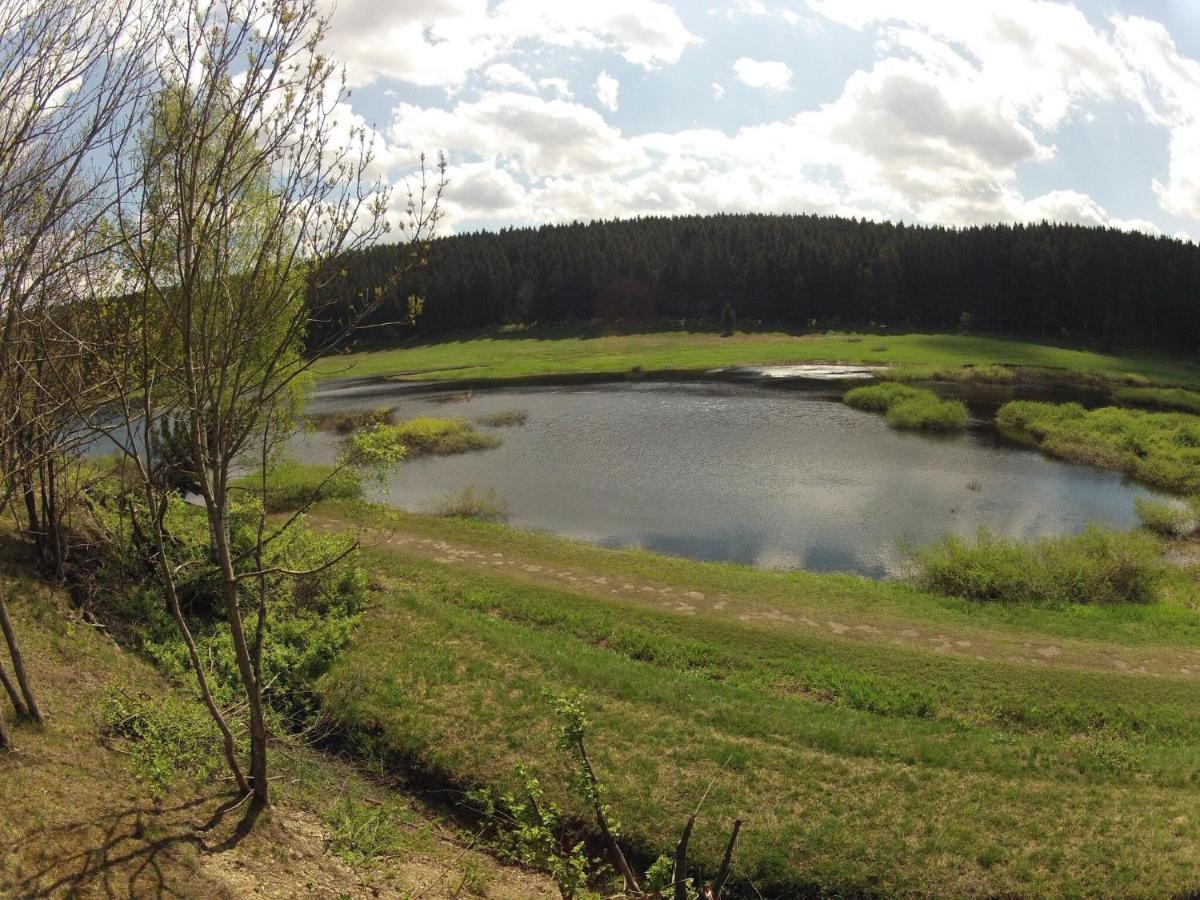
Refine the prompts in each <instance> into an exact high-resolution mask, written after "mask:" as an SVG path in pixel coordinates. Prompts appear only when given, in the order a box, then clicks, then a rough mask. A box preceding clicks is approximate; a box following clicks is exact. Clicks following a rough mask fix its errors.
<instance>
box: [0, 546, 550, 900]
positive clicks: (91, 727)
mask: <svg viewBox="0 0 1200 900" xmlns="http://www.w3.org/2000/svg"><path fill="white" fill-rule="evenodd" d="M0 552H3V554H4V556H5V557H6V558H5V559H3V560H2V561H0V562H2V563H3V569H2V570H0V577H5V579H6V583H7V584H8V586H9V589H10V592H11V596H10V605H11V608H12V613H13V616H14V619H15V624H16V627H17V629H18V632H19V634H20V636H21V639H22V642H23V647H24V650H25V654H26V656H27V658H28V661H29V663H30V665H31V669H32V675H33V678H34V680H35V684H36V686H37V688H38V690H39V693H40V699H41V702H42V705H43V707H45V709H46V711H47V714H48V716H49V723H48V725H47V727H46V728H45V729H37V728H35V727H32V726H30V725H28V724H15V725H14V739H15V741H16V743H17V747H18V750H19V752H18V753H17V754H15V755H5V754H0V808H2V809H3V810H4V815H3V816H2V817H0V896H3V897H25V896H86V897H91V896H107V897H125V896H136V897H149V896H171V897H190V898H204V900H208V898H214V897H256V898H258V897H261V898H280V900H282V898H288V900H290V898H293V897H345V898H350V897H355V898H357V897H405V896H410V895H411V894H412V892H414V891H420V890H422V889H424V890H425V893H424V894H423V896H425V897H443V898H444V897H450V896H462V895H464V893H465V894H470V895H474V896H489V897H498V898H510V900H517V898H527V897H548V896H550V891H548V890H547V884H546V882H545V880H544V879H541V878H535V877H532V876H530V875H527V874H524V873H520V872H516V871H514V870H511V869H508V868H505V867H502V866H500V865H498V864H497V863H496V862H495V861H494V860H492V859H491V858H489V857H487V856H485V855H482V854H480V853H477V852H474V851H467V850H465V849H464V848H463V847H462V846H461V845H460V844H457V843H456V841H455V834H454V832H455V829H454V826H453V824H452V823H449V822H446V821H445V820H442V819H439V818H438V817H436V816H434V815H431V814H430V812H429V811H428V810H427V809H425V808H424V807H423V806H422V805H421V803H420V802H419V801H417V800H415V799H414V798H413V797H412V795H410V794H405V793H401V792H396V791H389V790H386V789H384V788H382V787H381V786H380V785H378V784H376V783H374V782H373V781H371V780H369V779H367V778H364V777H363V775H362V774H361V773H360V772H358V771H357V770H355V769H354V768H352V767H350V766H348V765H345V764H342V763H339V762H338V761H337V760H334V759H331V758H329V757H327V756H324V755H322V754H319V753H315V752H312V751H309V750H307V749H305V748H303V747H300V746H280V747H279V748H278V750H277V752H276V753H275V755H274V759H273V765H274V766H275V772H276V774H277V777H278V782H277V784H276V788H275V790H276V806H275V808H274V809H273V810H272V811H271V812H270V813H269V814H265V815H262V816H259V817H258V819H257V821H256V822H255V823H254V827H253V830H252V831H251V832H250V833H249V835H248V836H246V837H244V838H238V836H237V835H236V829H237V828H238V826H239V825H240V824H241V823H242V821H243V813H244V812H245V809H246V808H245V807H244V806H243V807H241V808H240V809H238V810H235V811H229V812H226V813H224V814H223V815H222V814H220V813H221V810H222V807H223V806H227V805H228V802H229V794H228V791H227V786H226V785H225V784H224V783H221V782H218V783H217V784H214V785H199V784H194V783H190V782H188V781H186V780H182V781H178V782H176V783H175V784H174V785H173V786H172V787H171V789H170V790H169V792H168V794H167V796H165V797H156V796H154V794H155V791H154V789H153V788H152V787H151V786H150V785H148V784H146V783H143V782H141V781H139V779H138V778H137V777H136V776H135V774H134V771H133V769H132V767H131V765H130V763H129V757H128V756H127V755H126V754H125V752H124V749H123V747H122V746H121V744H120V742H117V743H116V744H109V743H107V742H105V741H102V740H101V738H100V734H99V724H98V717H99V707H100V705H101V700H102V698H103V697H104V695H105V692H106V691H107V690H108V689H109V688H110V687H115V688H119V689H121V690H123V691H125V692H128V693H134V694H136V693H146V694H149V695H150V696H151V697H155V696H162V695H165V694H166V693H168V692H169V691H171V688H170V687H168V686H167V685H166V684H165V683H164V682H163V681H162V679H161V678H160V677H159V676H158V675H157V674H156V673H155V672H154V671H153V670H152V669H151V668H150V667H149V666H147V665H146V664H145V663H143V662H142V661H140V660H139V659H138V658H136V657H135V656H134V655H133V654H131V653H129V652H122V651H121V650H120V649H119V648H118V647H117V646H116V644H115V643H113V642H112V641H111V640H109V639H108V638H106V637H104V636H103V634H102V633H101V632H99V631H97V630H96V629H94V628H93V627H91V626H89V625H86V624H84V623H82V622H81V621H79V619H78V617H77V616H76V615H74V614H72V612H71V611H70V609H69V608H68V607H67V605H66V603H65V601H64V599H63V598H62V597H61V596H59V595H58V594H57V593H56V592H53V591H50V590H48V589H46V588H45V587H44V586H41V585H40V584H38V583H37V582H36V581H34V580H33V579H31V578H30V577H28V576H27V575H26V574H24V573H23V571H22V570H21V568H20V567H19V566H18V565H15V564H14V563H13V561H12V560H11V558H9V557H8V556H7V552H6V550H3V549H0ZM14 576H15V577H14ZM5 704H7V700H5ZM4 714H5V715H8V716H10V715H11V711H10V710H8V709H7V708H4ZM329 842H332V843H329ZM331 847H332V849H333V850H334V851H335V852H333V853H331V852H330V848H331ZM362 849H369V850H374V851H377V852H378V853H380V854H383V855H382V856H380V857H379V858H374V857H373V858H371V859H367V858H364V856H363V853H362V852H360V851H361V850H362ZM339 853H341V854H342V856H344V857H345V860H344V859H343V858H341V856H339V855H338V854H339ZM346 860H348V861H350V862H353V866H350V865H348V864H347V861H346Z"/></svg>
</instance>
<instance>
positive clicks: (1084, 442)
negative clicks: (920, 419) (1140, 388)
mask: <svg viewBox="0 0 1200 900" xmlns="http://www.w3.org/2000/svg"><path fill="white" fill-rule="evenodd" d="M996 422H997V424H998V425H999V426H1000V427H1001V428H1002V429H1004V430H1006V431H1009V432H1010V433H1013V434H1015V435H1017V436H1020V437H1026V438H1029V439H1031V440H1032V441H1034V442H1035V443H1036V444H1037V445H1038V446H1039V447H1041V448H1042V449H1043V450H1044V451H1046V452H1047V453H1049V454H1051V455H1052V456H1058V457H1061V458H1063V459H1067V460H1070V461H1071V462H1079V463H1087V464H1089V465H1093V466H1099V467H1101V468H1105V469H1116V470H1118V471H1121V472H1126V473H1128V474H1130V475H1132V476H1134V477H1135V478H1137V479H1138V480H1140V481H1143V482H1145V483H1146V484H1151V485H1154V486H1156V487H1162V488H1166V489H1167V490H1170V491H1176V492H1179V493H1183V494H1196V493H1200V417H1197V416H1192V415H1188V414H1185V413H1156V412H1143V411H1141V410H1136V409H1122V408H1118V407H1114V406H1106V407H1103V408H1101V409H1093V410H1087V409H1084V408H1083V407H1082V406H1080V405H1079V404H1078V403H1041V402H1035V401H1031V400H1014V401H1012V402H1010V403H1006V404H1004V406H1002V407H1000V410H999V412H997V414H996Z"/></svg>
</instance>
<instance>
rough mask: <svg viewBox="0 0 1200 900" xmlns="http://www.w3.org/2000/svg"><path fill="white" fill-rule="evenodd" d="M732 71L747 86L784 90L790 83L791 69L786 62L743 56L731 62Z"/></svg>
mask: <svg viewBox="0 0 1200 900" xmlns="http://www.w3.org/2000/svg"><path fill="white" fill-rule="evenodd" d="M733 73H734V75H736V76H737V79H738V81H740V82H741V83H742V84H744V85H746V86H747V87H752V88H762V89H764V90H769V91H786V90H787V89H788V88H790V87H791V85H792V70H791V69H789V68H788V66H787V64H786V63H781V62H776V61H774V60H760V59H750V57H748V56H743V57H742V58H741V59H739V60H738V61H737V62H735V63H734V64H733Z"/></svg>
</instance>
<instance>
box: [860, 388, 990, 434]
mask: <svg viewBox="0 0 1200 900" xmlns="http://www.w3.org/2000/svg"><path fill="white" fill-rule="evenodd" d="M842 400H843V401H844V402H845V403H846V404H847V405H849V406H853V407H855V408H856V409H865V410H870V411H872V412H886V413H887V421H888V424H889V425H891V426H892V427H893V428H907V429H913V430H924V431H962V430H963V429H964V428H966V427H967V418H968V416H967V407H966V404H964V403H963V402H962V401H961V400H943V399H941V398H940V397H938V395H937V394H935V393H934V392H933V391H930V390H926V389H924V388H915V387H911V386H910V385H907V384H900V383H899V382H894V381H885V382H882V383H880V384H869V385H866V386H864V387H857V388H853V389H852V390H849V391H847V392H846V394H845V396H844V397H843V398H842Z"/></svg>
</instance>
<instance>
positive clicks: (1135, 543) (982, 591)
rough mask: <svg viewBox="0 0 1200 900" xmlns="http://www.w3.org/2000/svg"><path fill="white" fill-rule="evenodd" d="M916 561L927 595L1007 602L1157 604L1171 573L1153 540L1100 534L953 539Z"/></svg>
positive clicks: (920, 553) (917, 553)
mask: <svg viewBox="0 0 1200 900" xmlns="http://www.w3.org/2000/svg"><path fill="white" fill-rule="evenodd" d="M910 556H911V559H912V562H913V565H914V574H913V580H914V581H915V582H916V584H917V585H918V586H919V587H921V588H923V589H925V590H928V591H932V592H934V593H938V594H944V595H948V596H952V597H964V598H966V599H968V600H981V601H998V602H1005V603H1039V604H1047V605H1060V604H1065V603H1092V604H1098V603H1149V602H1150V601H1152V600H1153V599H1155V597H1156V595H1157V591H1158V588H1159V586H1160V584H1161V582H1162V579H1163V577H1164V574H1165V568H1164V566H1165V564H1164V563H1163V561H1162V558H1161V554H1160V551H1159V546H1158V544H1157V542H1156V541H1155V540H1154V538H1153V537H1151V536H1150V535H1148V534H1145V533H1143V532H1136V531H1132V532H1115V531H1110V530H1106V529H1102V528H1096V527H1091V528H1088V530H1087V531H1085V532H1084V533H1083V534H1080V535H1075V536H1072V537H1046V538H1041V539H1039V540H1036V541H1033V542H1030V543H1024V542H1021V541H1016V540H1011V539H1009V538H1003V537H998V536H996V535H993V534H990V533H989V532H987V531H980V532H979V534H978V535H977V536H976V538H975V540H974V541H967V540H964V539H963V538H961V537H957V536H953V535H951V536H947V537H945V538H943V539H942V540H941V541H940V542H938V543H937V544H934V545H933V546H931V547H926V548H922V549H918V550H913V551H910Z"/></svg>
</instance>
